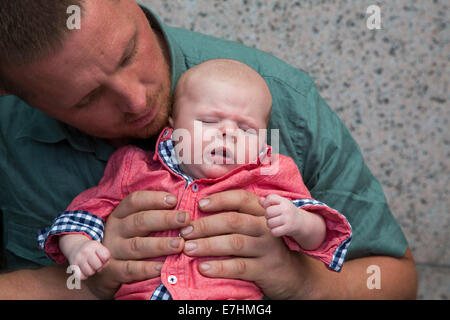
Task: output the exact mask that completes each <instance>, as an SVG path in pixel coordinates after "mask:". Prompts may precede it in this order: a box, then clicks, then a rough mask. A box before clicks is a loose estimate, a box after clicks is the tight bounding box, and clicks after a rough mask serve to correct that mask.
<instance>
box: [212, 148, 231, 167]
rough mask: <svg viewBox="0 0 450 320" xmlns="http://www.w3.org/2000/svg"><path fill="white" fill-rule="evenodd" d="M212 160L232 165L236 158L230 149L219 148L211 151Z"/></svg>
mask: <svg viewBox="0 0 450 320" xmlns="http://www.w3.org/2000/svg"><path fill="white" fill-rule="evenodd" d="M211 159H212V160H213V162H215V163H216V162H218V163H232V162H233V159H234V156H233V153H232V152H231V150H230V149H228V148H226V147H217V148H214V149H213V150H211ZM217 160H218V161H217Z"/></svg>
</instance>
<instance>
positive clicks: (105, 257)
mask: <svg viewBox="0 0 450 320" xmlns="http://www.w3.org/2000/svg"><path fill="white" fill-rule="evenodd" d="M59 246H60V249H61V251H62V252H63V254H64V255H65V256H66V257H67V259H68V260H69V264H70V265H77V266H78V267H79V268H80V272H81V274H80V279H81V280H86V279H87V278H88V277H90V276H92V275H93V274H94V273H96V272H99V271H101V269H102V268H103V267H104V266H105V265H106V264H107V263H108V261H109V258H110V256H111V255H110V253H109V250H108V249H107V248H106V247H105V246H103V245H102V244H101V243H100V242H98V241H95V240H90V239H89V238H87V237H85V236H84V235H81V234H68V235H64V236H61V238H60V240H59Z"/></svg>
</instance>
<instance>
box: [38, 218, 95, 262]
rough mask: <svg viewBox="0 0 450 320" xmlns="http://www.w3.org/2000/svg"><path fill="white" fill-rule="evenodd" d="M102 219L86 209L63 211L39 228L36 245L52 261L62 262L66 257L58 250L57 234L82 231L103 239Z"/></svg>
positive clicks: (93, 237) (91, 237)
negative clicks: (50, 222) (46, 226)
mask: <svg viewBox="0 0 450 320" xmlns="http://www.w3.org/2000/svg"><path fill="white" fill-rule="evenodd" d="M103 229H104V221H103V219H102V218H99V217H97V216H96V215H94V214H92V213H90V212H88V211H64V212H63V213H61V214H60V215H59V216H57V217H56V219H55V220H54V221H53V224H52V225H51V226H50V227H48V228H45V229H43V230H40V231H39V232H38V235H37V240H38V245H39V247H40V248H41V249H43V250H44V251H45V253H46V254H47V255H48V256H49V257H50V258H51V259H53V260H54V261H56V262H58V263H62V262H65V261H66V258H65V257H64V256H63V255H62V253H61V252H60V250H59V246H58V242H57V241H56V240H57V239H58V237H55V236H58V235H62V234H66V233H83V234H85V235H86V236H87V237H88V238H90V239H92V240H96V241H100V242H101V241H102V239H103Z"/></svg>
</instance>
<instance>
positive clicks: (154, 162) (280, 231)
mask: <svg viewBox="0 0 450 320" xmlns="http://www.w3.org/2000/svg"><path fill="white" fill-rule="evenodd" d="M271 106H272V99H271V94H270V90H269V88H268V86H267V84H266V82H265V81H264V79H263V78H262V77H261V76H260V75H259V74H258V73H257V72H256V71H255V70H253V69H251V68H250V67H249V66H247V65H245V64H243V63H241V62H238V61H234V60H224V59H219V60H210V61H207V62H204V63H202V64H199V65H197V66H196V67H193V68H191V69H189V70H188V71H187V72H186V73H184V74H183V76H182V77H181V78H180V80H179V82H178V84H177V88H176V92H175V97H174V106H173V110H172V116H171V117H170V118H169V124H170V126H171V128H165V129H164V130H163V131H162V132H161V135H160V137H159V139H158V142H157V145H156V149H155V153H152V152H147V151H144V150H141V149H139V148H137V147H134V146H127V147H123V148H120V149H118V150H117V151H116V152H115V153H114V154H113V156H112V157H111V158H110V160H109V161H108V164H107V167H106V169H105V174H104V177H103V178H102V180H101V181H100V183H99V185H98V186H97V187H94V188H91V189H89V190H87V191H85V192H83V193H82V194H80V195H79V196H78V197H77V198H75V199H74V200H73V202H72V203H71V204H70V206H69V208H67V210H66V211H64V212H63V213H62V214H61V215H59V216H58V217H57V218H56V219H55V222H54V223H53V225H52V226H51V227H50V228H47V229H46V230H44V231H42V233H41V234H40V235H39V242H40V246H41V247H42V248H43V249H44V250H45V252H46V253H47V254H48V255H49V256H50V257H51V258H53V259H54V260H55V261H57V262H60V263H61V262H64V261H66V259H67V260H69V263H70V264H72V265H77V266H78V267H79V269H80V271H81V278H82V279H86V278H87V277H88V276H91V275H93V274H94V273H95V272H98V271H100V270H101V269H102V268H103V267H104V266H105V264H106V263H107V262H108V260H109V257H110V254H109V251H108V249H107V248H106V247H104V246H103V245H102V244H101V240H102V230H103V224H104V220H106V218H107V216H108V215H109V214H110V213H111V212H112V211H113V210H114V208H115V207H116V206H117V205H118V203H119V202H120V201H121V199H123V198H124V197H125V196H126V195H127V194H130V193H131V192H134V191H138V190H162V191H167V192H170V193H172V194H174V195H176V196H177V198H178V200H179V203H178V205H177V208H176V209H178V210H185V211H187V212H189V213H190V214H191V219H192V220H195V219H198V218H201V217H203V216H206V215H205V214H203V213H202V212H200V210H199V209H198V207H197V205H196V204H197V202H198V200H199V199H201V198H203V197H205V196H207V195H208V194H212V193H216V192H220V191H224V190H229V189H244V190H248V191H250V192H253V193H256V194H257V195H258V196H260V205H261V206H262V207H263V208H264V209H265V212H266V214H265V216H266V219H267V226H268V228H270V230H271V232H272V234H273V235H274V236H277V237H280V236H283V239H284V241H285V243H286V244H287V245H288V246H289V248H290V249H291V250H296V251H300V252H303V253H305V254H308V255H310V256H312V257H315V258H317V259H319V260H321V261H323V262H324V263H325V264H326V265H327V266H328V267H329V268H330V269H331V270H335V271H339V270H340V268H341V265H342V263H343V260H344V256H345V253H346V251H347V247H348V245H349V243H350V240H351V228H350V225H349V224H348V222H347V220H346V219H345V217H344V216H342V215H341V214H340V213H338V212H337V211H335V210H333V209H331V208H329V207H328V206H326V205H325V204H323V203H321V202H319V201H316V200H313V199H311V196H310V194H309V192H308V190H307V189H306V187H305V186H304V184H303V181H302V179H301V176H300V173H299V172H298V169H297V167H296V165H295V163H294V162H293V160H292V159H290V158H288V157H285V156H282V155H277V157H276V158H274V157H273V155H272V154H271V147H270V146H268V145H267V144H266V134H265V133H266V132H265V131H266V129H267V125H268V121H269V117H270V111H271ZM263 169H267V170H268V171H267V172H268V174H267V173H262V170H263ZM269 169H270V170H269ZM178 234H179V230H171V231H165V232H156V233H152V234H150V235H149V236H176V235H178ZM161 259H162V260H163V261H164V266H163V269H162V270H161V278H158V279H149V280H145V281H140V282H136V283H133V284H124V285H122V287H121V289H119V291H118V293H117V294H116V298H119V299H120V298H122V299H130V298H132V299H137V298H139V299H141V298H142V299H149V298H151V299H157V298H155V292H160V291H161V290H166V291H168V292H169V293H170V296H169V297H172V298H174V299H230V298H231V299H260V298H261V297H262V296H263V294H262V292H261V291H260V290H259V288H258V287H256V285H255V284H253V283H250V282H247V281H242V280H235V279H212V278H206V277H203V276H202V275H201V274H200V273H199V272H198V269H197V268H198V264H199V263H200V262H202V261H205V260H208V259H209V260H210V259H213V258H197V257H190V256H187V255H186V254H184V253H180V254H177V255H171V256H167V257H162V258H160V259H159V260H161ZM214 259H219V258H218V257H214ZM154 260H158V259H154ZM157 289H158V290H157Z"/></svg>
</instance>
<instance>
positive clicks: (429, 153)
mask: <svg viewBox="0 0 450 320" xmlns="http://www.w3.org/2000/svg"><path fill="white" fill-rule="evenodd" d="M140 2H141V3H144V4H146V5H148V6H150V7H151V8H153V10H154V11H155V12H156V13H157V14H159V16H160V17H161V18H162V19H163V21H164V22H165V23H167V24H169V25H172V26H179V27H184V28H187V29H191V30H195V31H198V32H202V33H206V34H210V35H213V36H216V37H221V38H226V39H230V40H235V41H239V42H242V43H244V44H246V45H248V46H253V47H257V48H259V49H261V50H264V51H267V52H269V53H272V54H273V55H275V56H277V57H279V58H281V59H283V60H285V61H287V62H288V63H290V64H291V65H293V66H295V67H297V68H300V69H302V70H304V71H306V72H307V73H309V74H310V75H311V76H312V77H313V78H315V80H316V83H317V85H318V88H319V90H320V93H321V95H322V96H323V97H324V98H325V100H326V101H327V102H328V104H329V105H330V107H331V108H332V109H333V110H335V111H336V112H337V113H338V115H339V116H340V117H341V119H343V121H344V122H345V123H346V125H347V126H348V128H349V129H350V131H351V132H352V134H353V136H354V137H355V139H356V140H357V141H358V143H359V145H360V147H361V150H362V152H363V154H364V157H365V159H366V161H367V163H368V165H369V167H370V168H371V170H372V172H373V173H374V174H375V176H376V177H377V178H378V179H379V180H380V182H381V183H382V185H383V189H384V192H385V194H386V196H387V199H388V202H389V204H390V206H391V208H392V211H393V214H394V215H395V217H396V218H397V219H398V221H399V223H400V225H401V227H402V229H403V230H404V232H405V234H406V236H407V238H408V241H409V244H410V247H411V249H412V252H413V254H414V257H415V259H416V262H417V265H418V271H419V298H420V299H448V298H449V296H450V254H449V246H448V242H449V240H450V239H449V237H450V236H449V231H450V228H449V225H450V214H449V204H450V200H449V184H450V183H449V182H450V181H449V177H450V174H449V157H450V148H449V142H450V135H449V129H448V128H449V123H448V121H449V113H450V112H449V111H450V107H449V100H450V96H449V92H448V85H449V66H448V62H449V59H450V44H449V38H450V32H449V26H448V23H449V10H448V9H449V8H448V5H449V2H448V1H445V0H441V1H439V0H436V1H426V0H417V1H414V0H408V1H406V0H405V1H401V0H393V1H365V0H364V1H350V0H349V1H345V0H342V1H327V0H322V1H313V0H309V1H294V0H279V1H253V0H232V1H230V0H229V1H223V0H178V1H174V0H170V1H167V0H141V1H140ZM374 4H375V5H378V6H379V8H380V13H381V29H379V30H376V29H375V30H369V29H368V28H367V25H366V21H367V19H368V18H369V16H370V14H367V13H366V9H367V7H369V6H370V5H374Z"/></svg>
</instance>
